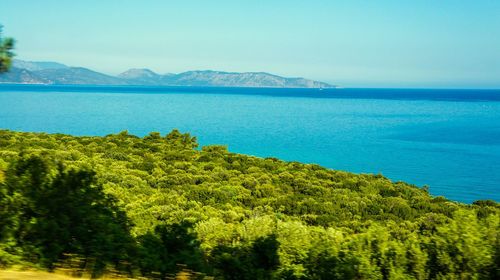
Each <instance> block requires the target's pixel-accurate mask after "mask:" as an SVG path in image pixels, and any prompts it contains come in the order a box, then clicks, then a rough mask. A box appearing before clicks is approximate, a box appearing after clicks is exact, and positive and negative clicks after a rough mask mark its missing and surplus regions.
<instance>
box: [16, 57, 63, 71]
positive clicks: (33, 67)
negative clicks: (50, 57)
mask: <svg viewBox="0 0 500 280" xmlns="http://www.w3.org/2000/svg"><path fill="white" fill-rule="evenodd" d="M13 67H15V68H20V69H26V70H29V71H40V70H45V69H64V68H69V67H68V66H66V65H64V64H61V63H57V62H51V61H40V62H36V61H24V60H19V59H14V61H13Z"/></svg>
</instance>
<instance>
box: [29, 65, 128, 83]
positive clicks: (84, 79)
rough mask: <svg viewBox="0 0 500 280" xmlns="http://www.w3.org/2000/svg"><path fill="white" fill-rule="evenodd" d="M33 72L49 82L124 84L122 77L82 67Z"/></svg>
mask: <svg viewBox="0 0 500 280" xmlns="http://www.w3.org/2000/svg"><path fill="white" fill-rule="evenodd" d="M34 73H35V74H37V75H39V76H41V77H44V78H45V79H47V80H48V81H49V82H50V83H51V84H61V85H64V84H71V85H126V84H127V82H126V81H124V80H123V79H120V78H117V77H113V76H109V75H105V74H102V73H99V72H95V71H92V70H90V69H87V68H82V67H69V68H61V69H45V70H40V71H35V72H34Z"/></svg>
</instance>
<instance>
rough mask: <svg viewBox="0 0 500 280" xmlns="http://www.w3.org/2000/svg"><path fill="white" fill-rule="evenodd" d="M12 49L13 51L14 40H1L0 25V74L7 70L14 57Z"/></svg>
mask: <svg viewBox="0 0 500 280" xmlns="http://www.w3.org/2000/svg"><path fill="white" fill-rule="evenodd" d="M12 49H14V39H12V38H2V26H1V25H0V73H2V72H7V71H8V70H9V68H10V66H11V63H12V57H13V56H14V53H13V52H12Z"/></svg>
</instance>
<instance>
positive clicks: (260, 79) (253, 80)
mask: <svg viewBox="0 0 500 280" xmlns="http://www.w3.org/2000/svg"><path fill="white" fill-rule="evenodd" d="M0 83H9V84H66V85H150V86H215V87H275V88H334V87H335V86H334V85H330V84H327V83H323V82H318V81H313V80H308V79H304V78H285V77H280V76H277V75H273V74H269V73H265V72H244V73H236V72H222V71H212V70H204V71H188V72H183V73H179V74H157V73H155V72H153V71H151V70H149V69H130V70H127V71H125V72H123V73H121V74H119V75H118V76H116V77H115V76H110V75H106V74H103V73H99V72H96V71H92V70H90V69H87V68H82V67H69V66H66V65H64V64H61V63H57V62H31V61H23V60H14V63H13V67H12V68H11V70H10V71H9V72H7V73H4V74H2V75H0Z"/></svg>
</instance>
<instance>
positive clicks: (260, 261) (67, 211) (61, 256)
mask: <svg viewBox="0 0 500 280" xmlns="http://www.w3.org/2000/svg"><path fill="white" fill-rule="evenodd" d="M74 259H79V260H80V262H77V263H78V265H77V266H78V269H82V270H91V271H92V272H93V273H94V275H95V276H98V275H99V274H100V273H103V272H104V271H107V270H116V271H119V272H120V273H124V274H127V275H130V276H145V277H150V278H164V277H167V276H172V275H175V274H176V273H178V272H179V271H181V270H182V271H191V275H192V276H193V277H194V278H200V279H202V278H208V277H214V278H216V279H499V278H500V270H499V266H498V264H499V263H500V205H499V204H498V203H496V202H494V201H488V200H486V201H476V202H474V203H473V204H470V205H468V204H461V203H457V202H453V201H449V200H447V199H446V198H444V197H433V196H431V195H430V194H429V193H428V190H427V188H419V187H417V186H414V185H410V184H407V183H404V182H392V181H390V180H389V179H387V178H385V177H384V176H382V175H372V174H353V173H349V172H344V171H336V170H331V169H327V168H323V167H321V166H318V165H315V164H302V163H298V162H285V161H281V160H278V159H275V158H258V157H253V156H246V155H241V154H236V153H231V152H229V151H228V150H227V148H226V147H225V146H204V147H201V148H199V147H198V143H197V141H196V138H195V137H192V136H191V135H189V134H187V133H181V132H179V131H177V130H173V131H172V132H170V133H169V134H167V135H164V136H163V135H161V134H160V133H157V132H152V133H150V134H149V135H147V136H145V137H142V138H141V137H137V136H134V135H130V134H129V133H128V132H127V131H124V132H121V133H118V134H113V135H107V136H104V137H97V136H96V137H76V136H70V135H63V134H46V133H24V132H13V131H7V130H0V265H2V266H9V265H12V264H19V263H22V264H24V265H34V266H39V267H44V268H46V269H49V270H50V269H53V268H54V267H57V266H58V265H61V264H63V263H69V262H71V260H74Z"/></svg>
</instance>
